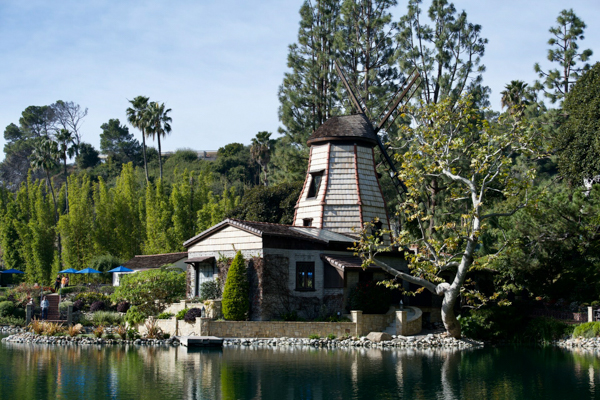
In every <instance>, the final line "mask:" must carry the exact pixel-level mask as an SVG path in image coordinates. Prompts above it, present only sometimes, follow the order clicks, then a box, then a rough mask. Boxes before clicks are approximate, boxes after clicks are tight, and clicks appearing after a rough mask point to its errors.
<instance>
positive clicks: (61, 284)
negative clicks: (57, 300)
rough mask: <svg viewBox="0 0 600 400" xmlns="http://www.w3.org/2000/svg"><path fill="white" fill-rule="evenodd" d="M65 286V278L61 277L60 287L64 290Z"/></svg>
mask: <svg viewBox="0 0 600 400" xmlns="http://www.w3.org/2000/svg"><path fill="white" fill-rule="evenodd" d="M65 286H67V276H66V275H65V276H63V277H62V280H61V281H60V287H61V288H64V287H65Z"/></svg>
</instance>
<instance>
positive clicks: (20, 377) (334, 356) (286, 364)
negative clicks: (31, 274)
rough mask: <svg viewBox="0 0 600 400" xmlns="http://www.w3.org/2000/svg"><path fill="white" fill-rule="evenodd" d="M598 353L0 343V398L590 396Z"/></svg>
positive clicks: (596, 393)
mask: <svg viewBox="0 0 600 400" xmlns="http://www.w3.org/2000/svg"><path fill="white" fill-rule="evenodd" d="M597 385H600V355H599V354H598V353H596V354H593V353H585V352H570V351H563V350H559V349H538V348H525V347H519V348H500V349H492V348H489V349H481V350H473V351H463V352H458V351H450V352H448V351H439V350H438V351H426V350H425V351H411V350H406V351H381V350H316V349H306V348H302V349H298V348H296V349H237V348H235V349H232V348H225V349H224V350H222V351H221V350H218V351H214V350H213V351H197V350H196V351H188V350H187V349H185V348H171V349H157V348H136V347H129V348H127V349H125V348H120V347H95V346H94V347H92V346H87V347H69V348H59V347H47V346H43V345H24V344H10V343H2V344H0V399H2V400H4V399H55V398H56V399H86V400H91V399H261V398H262V399H277V400H283V399H372V400H375V399H396V398H400V399H477V400H482V399H589V398H600V386H598V387H597Z"/></svg>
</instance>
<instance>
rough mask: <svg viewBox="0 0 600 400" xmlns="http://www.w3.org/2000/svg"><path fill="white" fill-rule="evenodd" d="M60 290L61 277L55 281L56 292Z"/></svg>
mask: <svg viewBox="0 0 600 400" xmlns="http://www.w3.org/2000/svg"><path fill="white" fill-rule="evenodd" d="M58 289H60V275H58V276H57V277H56V280H55V281H54V292H55V293H56V292H58Z"/></svg>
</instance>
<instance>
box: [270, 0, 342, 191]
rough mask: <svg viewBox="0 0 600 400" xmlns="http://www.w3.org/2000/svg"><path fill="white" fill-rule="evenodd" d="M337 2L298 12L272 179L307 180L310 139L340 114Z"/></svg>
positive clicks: (281, 89) (318, 3)
mask: <svg viewBox="0 0 600 400" xmlns="http://www.w3.org/2000/svg"><path fill="white" fill-rule="evenodd" d="M339 12H340V6H339V1H338V0H317V1H315V2H313V3H312V4H311V2H309V1H305V2H304V4H303V5H302V7H301V8H300V18H301V19H300V28H299V31H298V42H297V43H294V44H292V45H290V47H289V54H288V67H289V68H290V69H291V71H290V72H287V73H286V74H285V76H284V79H283V83H282V85H281V86H280V87H279V102H280V106H279V119H280V120H281V123H282V124H283V128H281V129H280V133H282V134H283V137H282V138H281V139H280V140H278V142H277V143H276V146H275V156H274V157H273V164H274V166H275V170H274V174H273V180H274V181H275V182H283V181H298V180H302V179H304V174H305V172H306V165H307V162H308V150H307V146H306V140H307V139H308V137H309V136H310V135H311V133H312V132H313V131H314V130H315V129H317V128H318V127H319V126H320V125H322V124H323V123H324V122H325V121H326V120H327V119H328V118H329V117H330V116H332V115H335V114H337V113H338V112H337V108H336V99H337V95H336V85H337V77H336V75H335V71H334V67H333V61H334V57H335V54H336V49H335V43H334V42H335V38H334V36H335V32H336V30H337V24H338V16H339Z"/></svg>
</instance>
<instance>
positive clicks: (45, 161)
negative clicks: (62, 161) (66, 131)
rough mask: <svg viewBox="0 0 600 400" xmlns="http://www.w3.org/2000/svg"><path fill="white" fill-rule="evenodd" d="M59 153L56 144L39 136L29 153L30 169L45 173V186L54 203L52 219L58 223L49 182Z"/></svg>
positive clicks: (46, 137) (54, 199)
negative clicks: (48, 189) (48, 188)
mask: <svg viewBox="0 0 600 400" xmlns="http://www.w3.org/2000/svg"><path fill="white" fill-rule="evenodd" d="M59 158H60V153H59V150H58V143H56V142H55V141H54V140H52V139H50V138H49V137H48V136H41V137H40V138H39V139H38V140H37V141H36V142H35V144H34V146H33V152H32V153H31V156H30V160H31V167H32V168H33V169H34V170H42V171H44V172H45V173H46V186H47V187H48V186H49V187H50V192H51V193H52V201H53V202H54V218H55V220H56V221H57V222H58V208H57V207H56V196H55V195H54V188H53V187H52V181H51V180H50V171H51V170H52V169H54V168H55V167H56V166H57V165H58V160H59Z"/></svg>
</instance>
